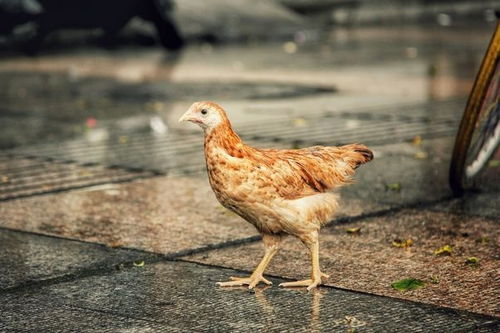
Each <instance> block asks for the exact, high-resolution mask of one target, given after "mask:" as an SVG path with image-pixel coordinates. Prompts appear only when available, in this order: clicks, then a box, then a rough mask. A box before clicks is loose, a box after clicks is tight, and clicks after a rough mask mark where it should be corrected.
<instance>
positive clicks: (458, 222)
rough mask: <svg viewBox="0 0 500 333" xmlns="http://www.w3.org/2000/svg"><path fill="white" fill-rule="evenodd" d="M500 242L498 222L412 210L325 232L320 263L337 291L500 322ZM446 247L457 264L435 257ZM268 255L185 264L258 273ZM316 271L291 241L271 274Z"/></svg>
mask: <svg viewBox="0 0 500 333" xmlns="http://www.w3.org/2000/svg"><path fill="white" fill-rule="evenodd" d="M347 227H360V228H361V232H360V234H359V235H352V234H348V233H347V232H346V230H345V229H346V228H347ZM395 239H402V240H405V239H412V240H413V241H414V245H413V246H412V247H410V248H408V249H406V250H405V249H402V248H396V247H394V246H392V242H393V241H394V240H395ZM499 241H500V232H499V230H498V228H497V223H496V222H495V221H493V220H488V219H484V218H480V217H467V216H459V215H453V214H447V213H438V212H426V211H417V210H405V211H401V212H400V213H397V214H390V215H386V216H383V217H376V218H371V219H368V220H365V221H363V222H357V223H354V224H344V225H332V226H331V227H327V228H325V229H324V230H323V231H322V234H321V239H320V242H321V243H320V248H321V253H320V258H321V266H322V270H323V271H324V272H325V273H327V274H330V278H329V279H328V280H327V281H326V284H327V285H330V286H335V287H339V288H346V289H350V290H358V291H363V292H367V293H372V294H378V295H384V296H391V297H396V298H403V299H409V300H414V301H419V302H425V303H431V304H436V305H439V306H445V307H451V308H460V309H467V310H470V311H474V312H478V313H487V314H495V315H500V310H499V309H500V299H499V298H498V290H499V289H500V284H499V281H498V272H499V271H500V263H499V260H498V244H499ZM447 244H449V245H451V246H452V247H453V253H452V255H451V256H435V255H434V254H433V252H434V250H435V249H437V248H440V247H442V246H444V245H447ZM262 253H263V250H262V245H261V244H260V242H256V243H253V244H249V245H242V246H238V247H233V248H226V249H219V250H214V251H210V252H206V253H200V254H195V255H192V256H187V257H185V259H186V260H190V261H196V262H200V263H204V264H211V265H218V266H222V267H231V268H236V269H242V270H246V271H251V270H253V268H254V267H255V266H256V265H257V263H258V261H259V260H260V258H261V256H262ZM472 256H474V257H477V258H479V260H480V261H479V265H478V266H477V267H472V266H470V265H467V264H466V263H465V260H466V258H468V257H472ZM309 270H310V262H309V256H308V254H307V253H306V250H305V248H304V247H303V246H302V245H301V244H300V242H299V241H298V240H296V239H292V238H288V239H287V240H286V241H285V243H284V246H283V249H282V250H281V251H280V252H279V253H278V254H277V255H276V257H275V259H273V262H272V263H271V265H270V267H269V269H268V271H267V272H268V273H269V274H271V275H274V276H281V277H286V278H292V279H299V278H304V277H305V276H308V275H309ZM227 278H228V277H224V280H226V279H227ZM403 278H417V279H421V280H424V281H425V282H426V286H425V287H424V288H422V289H419V290H415V291H407V292H400V291H396V290H394V289H392V288H391V283H392V282H394V281H398V280H400V279H403ZM433 282H434V283H433ZM436 282H437V283H436Z"/></svg>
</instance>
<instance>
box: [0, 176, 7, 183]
mask: <svg viewBox="0 0 500 333" xmlns="http://www.w3.org/2000/svg"><path fill="white" fill-rule="evenodd" d="M0 179H1V180H2V183H8V182H9V177H7V176H2V177H1V178H0Z"/></svg>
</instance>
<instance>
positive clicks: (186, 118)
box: [179, 110, 192, 123]
mask: <svg viewBox="0 0 500 333" xmlns="http://www.w3.org/2000/svg"><path fill="white" fill-rule="evenodd" d="M191 120H192V117H191V110H187V111H186V113H184V114H183V115H182V117H180V118H179V122H180V123H182V122H183V121H191Z"/></svg>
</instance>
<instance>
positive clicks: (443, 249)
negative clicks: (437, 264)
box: [434, 245, 453, 256]
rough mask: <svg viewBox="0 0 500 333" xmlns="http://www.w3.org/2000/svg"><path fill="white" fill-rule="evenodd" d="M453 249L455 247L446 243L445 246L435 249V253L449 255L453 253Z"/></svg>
mask: <svg viewBox="0 0 500 333" xmlns="http://www.w3.org/2000/svg"><path fill="white" fill-rule="evenodd" d="M452 251H453V248H452V247H451V246H450V245H445V246H443V247H440V248H439V249H437V250H435V251H434V254H435V255H437V256H440V255H446V256H449V255H451V252H452Z"/></svg>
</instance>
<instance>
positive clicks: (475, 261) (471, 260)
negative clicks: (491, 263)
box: [465, 257, 479, 266]
mask: <svg viewBox="0 0 500 333" xmlns="http://www.w3.org/2000/svg"><path fill="white" fill-rule="evenodd" d="M465 263H466V264H467V265H471V266H477V265H479V259H478V258H476V257H469V258H467V259H465Z"/></svg>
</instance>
